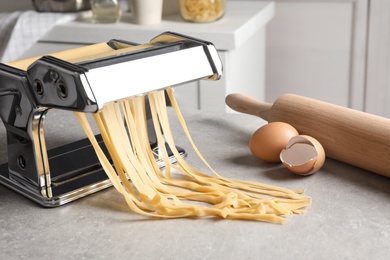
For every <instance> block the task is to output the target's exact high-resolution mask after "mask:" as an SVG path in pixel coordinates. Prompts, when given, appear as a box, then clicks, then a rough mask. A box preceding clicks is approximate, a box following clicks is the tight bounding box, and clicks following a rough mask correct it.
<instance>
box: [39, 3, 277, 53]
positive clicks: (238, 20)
mask: <svg viewBox="0 0 390 260" xmlns="http://www.w3.org/2000/svg"><path fill="white" fill-rule="evenodd" d="M273 16H274V3H273V2H251V1H228V2H227V7H226V14H225V16H224V17H223V18H222V19H220V20H219V21H216V22H213V23H189V22H185V21H183V20H182V18H181V17H180V15H179V14H175V15H169V16H164V17H163V21H162V22H161V23H160V24H158V25H147V26H146V25H138V24H134V23H133V22H132V16H131V14H129V13H126V14H124V15H123V17H122V19H121V21H120V22H118V23H114V24H96V23H92V22H91V18H90V17H91V13H90V12H87V13H84V14H83V18H80V19H79V20H77V21H73V22H69V23H65V24H60V25H58V26H56V27H54V28H53V29H52V30H51V31H50V32H48V33H47V34H46V35H45V36H44V37H43V38H42V39H41V40H40V42H61V43H76V44H78V43H85V44H91V43H96V42H102V41H107V40H109V39H108V38H110V39H111V38H117V39H122V40H129V41H137V42H139V43H146V42H149V41H150V39H151V38H153V37H154V36H156V35H158V34H160V33H161V32H165V31H173V32H177V33H182V34H187V35H191V36H192V37H196V38H200V39H204V40H208V41H211V42H213V43H214V45H215V46H216V47H217V48H218V49H219V50H234V49H237V48H239V47H240V46H241V45H243V44H244V43H245V42H246V41H247V40H249V39H250V38H251V37H252V36H253V35H254V34H255V33H256V32H257V31H258V30H260V29H261V28H263V27H264V26H265V25H266V24H267V23H268V21H269V20H271V19H272V17H273Z"/></svg>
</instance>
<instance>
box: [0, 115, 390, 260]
mask: <svg viewBox="0 0 390 260" xmlns="http://www.w3.org/2000/svg"><path fill="white" fill-rule="evenodd" d="M184 114H185V118H186V120H187V123H188V126H189V128H190V131H191V134H192V136H193V138H194V140H195V143H196V144H197V145H198V147H199V149H200V151H201V152H202V154H203V155H204V156H205V157H206V159H207V160H208V161H209V163H210V164H211V165H212V166H213V167H214V169H216V170H217V171H218V172H219V173H220V174H222V175H224V176H227V177H234V178H241V179H245V180H251V181H258V182H264V183H268V184H274V185H278V186H283V187H287V188H291V189H301V188H303V189H306V193H307V194H308V195H310V196H311V197H312V198H313V204H312V205H311V206H310V207H308V209H307V212H306V213H305V214H304V215H294V216H290V217H289V221H288V223H286V224H283V225H277V224H269V223H263V222H252V221H237V220H221V219H214V218H203V219H175V220H151V219H148V218H145V217H143V216H140V215H137V214H135V213H133V212H131V211H130V210H129V209H128V207H127V205H126V203H125V201H124V199H123V198H122V196H121V195H120V194H119V193H117V192H116V191H115V189H113V188H109V189H106V190H104V191H101V192H98V193H96V194H94V195H91V196H88V197H86V198H83V199H80V200H78V201H75V202H72V203H70V204H67V205H64V206H61V207H58V208H52V209H47V208H42V207H41V206H39V205H36V204H35V203H33V202H31V201H29V200H27V199H25V198H24V197H22V196H20V195H18V194H17V193H15V192H13V191H11V190H9V189H8V188H6V187H4V186H2V185H0V259H388V258H387V257H388V256H389V255H390V179H387V178H384V177H382V176H379V175H376V174H373V173H370V172H367V171H364V170H361V169H358V168H355V167H352V166H349V165H346V164H343V163H341V162H338V161H335V160H331V159H327V161H326V163H325V165H324V167H323V168H322V169H321V170H320V171H319V172H317V173H316V174H314V175H313V176H310V177H300V176H296V175H293V174H291V173H289V172H288V171H287V170H286V169H285V168H284V167H282V166H281V165H280V164H268V163H264V162H261V161H259V160H258V159H256V158H254V157H253V156H252V155H251V153H250V151H249V149H248V141H249V138H250V136H251V134H252V133H253V132H254V131H255V130H256V129H257V128H258V127H260V126H261V125H263V124H264V123H265V122H264V121H262V120H261V119H258V118H254V117H250V116H247V115H239V114H213V113H205V112H187V113H184ZM172 125H173V129H174V132H175V137H176V140H177V144H178V145H180V146H182V147H184V148H188V147H189V145H188V143H187V142H186V139H185V138H184V135H183V133H182V132H180V131H179V128H178V124H177V123H176V122H173V123H172ZM45 127H46V128H45V130H46V136H47V140H48V143H49V146H50V147H55V146H58V145H61V144H64V143H68V142H70V141H72V140H73V139H77V138H82V137H84V135H83V132H82V130H81V129H80V126H79V125H78V123H77V121H76V120H75V119H74V117H73V114H72V113H69V112H63V111H54V110H53V111H50V112H49V114H48V118H47V122H46V126H45ZM0 145H1V146H0V147H1V148H0V161H2V162H4V161H6V152H5V149H6V136H5V129H4V125H3V124H2V123H1V124H0ZM188 153H189V156H188V159H187V160H188V161H190V163H191V164H193V165H194V166H195V167H196V168H198V169H200V170H205V167H203V166H202V165H201V164H200V163H199V160H197V159H196V157H195V154H194V153H193V152H191V149H189V148H188ZM389 156H390V155H389ZM389 167H390V166H389Z"/></svg>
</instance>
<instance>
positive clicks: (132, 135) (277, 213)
mask: <svg viewBox="0 0 390 260" xmlns="http://www.w3.org/2000/svg"><path fill="white" fill-rule="evenodd" d="M165 91H166V92H167V93H168V96H169V99H170V101H171V104H172V107H173V110H174V112H175V114H176V117H177V118H178V120H179V122H180V124H181V126H182V128H183V130H184V132H185V134H186V136H187V138H188V140H189V142H190V144H191V146H192V147H193V150H194V151H195V153H196V154H197V155H198V157H199V158H200V160H201V161H202V162H203V163H204V164H205V165H206V166H207V167H208V168H209V169H210V170H211V175H210V174H205V173H202V172H200V171H198V170H196V169H194V168H193V167H192V166H191V165H190V164H189V163H188V162H187V161H186V160H184V158H183V157H182V156H181V155H180V153H179V151H178V150H177V148H176V145H175V142H174V138H173V135H172V131H171V129H170V124H169V117H168V112H167V106H166V101H165V94H164V90H160V91H154V92H151V93H149V94H148V99H149V103H150V110H151V114H152V119H153V125H154V129H155V132H156V138H157V144H158V147H159V152H158V153H156V152H155V151H153V150H152V149H151V146H150V142H149V139H148V131H150V129H148V128H147V123H146V122H147V119H146V112H145V110H146V108H145V97H144V96H140V97H133V98H127V99H124V100H120V101H117V102H112V103H109V104H106V105H105V106H104V108H103V109H102V110H101V111H99V112H98V113H96V114H94V119H95V121H96V124H97V126H98V128H99V130H100V133H101V135H102V138H103V141H104V144H105V146H106V147H107V149H108V151H109V154H110V157H111V159H112V162H113V165H112V164H111V163H110V160H109V159H108V158H107V157H106V155H105V154H104V153H103V151H102V149H101V148H100V146H99V145H98V142H97V141H96V138H95V136H94V134H93V132H92V130H91V126H90V123H89V121H88V119H87V117H86V115H85V114H83V113H77V112H76V113H75V114H76V117H77V118H78V120H79V122H80V124H81V125H82V127H83V129H84V131H85V132H86V134H87V136H88V138H89V139H90V141H91V144H92V145H93V147H94V149H95V151H96V154H97V156H98V159H99V161H100V163H101V164H102V167H103V169H104V171H105V172H106V173H107V175H108V177H109V179H110V180H111V182H112V184H113V186H114V187H115V188H116V189H117V190H118V191H119V192H120V193H121V194H122V195H123V196H124V197H125V200H126V202H127V204H128V205H129V208H130V209H131V210H132V211H134V212H136V213H139V214H143V215H146V216H151V217H158V218H183V217H207V216H212V217H220V218H228V219H242V220H256V221H266V222H272V223H285V222H286V220H287V218H286V216H288V215H291V214H300V213H302V212H304V209H305V208H306V207H307V206H308V205H310V204H311V198H310V197H309V196H306V195H304V194H303V191H301V190H299V191H293V190H289V189H286V188H281V187H276V186H272V185H266V184H262V183H256V182H249V181H243V180H236V179H230V178H225V177H223V176H221V175H220V174H218V173H217V172H216V171H214V170H213V169H212V168H211V166H210V165H209V164H208V163H207V161H206V160H205V159H204V158H203V156H202V155H201V153H200V152H199V150H198V149H197V148H196V146H195V144H194V142H193V140H192V138H191V136H190V133H189V131H188V128H187V126H186V124H185V121H184V118H183V116H182V114H181V112H180V110H179V107H178V104H177V102H176V100H175V97H174V93H173V89H172V88H167V89H166V90H165ZM124 121H125V123H124ZM166 145H167V146H168V147H169V150H170V153H172V154H173V156H174V157H175V161H176V162H175V163H172V162H171V161H170V159H169V156H170V155H169V154H170V153H169V152H168V150H167V148H166ZM157 159H159V160H161V161H163V162H164V169H161V168H160V167H159V165H158V163H157ZM178 174H180V175H178Z"/></svg>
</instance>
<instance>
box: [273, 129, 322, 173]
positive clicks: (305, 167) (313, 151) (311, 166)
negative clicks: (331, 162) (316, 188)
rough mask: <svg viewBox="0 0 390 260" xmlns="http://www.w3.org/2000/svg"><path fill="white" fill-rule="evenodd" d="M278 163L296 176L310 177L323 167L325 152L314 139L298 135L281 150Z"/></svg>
mask: <svg viewBox="0 0 390 260" xmlns="http://www.w3.org/2000/svg"><path fill="white" fill-rule="evenodd" d="M280 161H281V162H282V163H283V164H284V165H285V166H286V167H287V169H289V170H290V171H292V172H294V173H296V174H300V175H310V174H313V173H315V172H317V171H318V170H319V169H320V168H321V167H322V165H324V162H325V150H324V148H323V147H322V145H321V144H320V142H318V141H317V140H316V139H315V138H313V137H311V136H308V135H298V136H295V137H293V138H291V139H290V141H289V142H288V144H287V146H286V148H285V149H283V150H282V152H281V153H280Z"/></svg>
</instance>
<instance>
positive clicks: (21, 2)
mask: <svg viewBox="0 0 390 260" xmlns="http://www.w3.org/2000/svg"><path fill="white" fill-rule="evenodd" d="M29 9H33V4H32V1H29V0H11V1H9V0H6V1H4V0H3V1H1V2H0V12H11V11H15V10H29Z"/></svg>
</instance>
